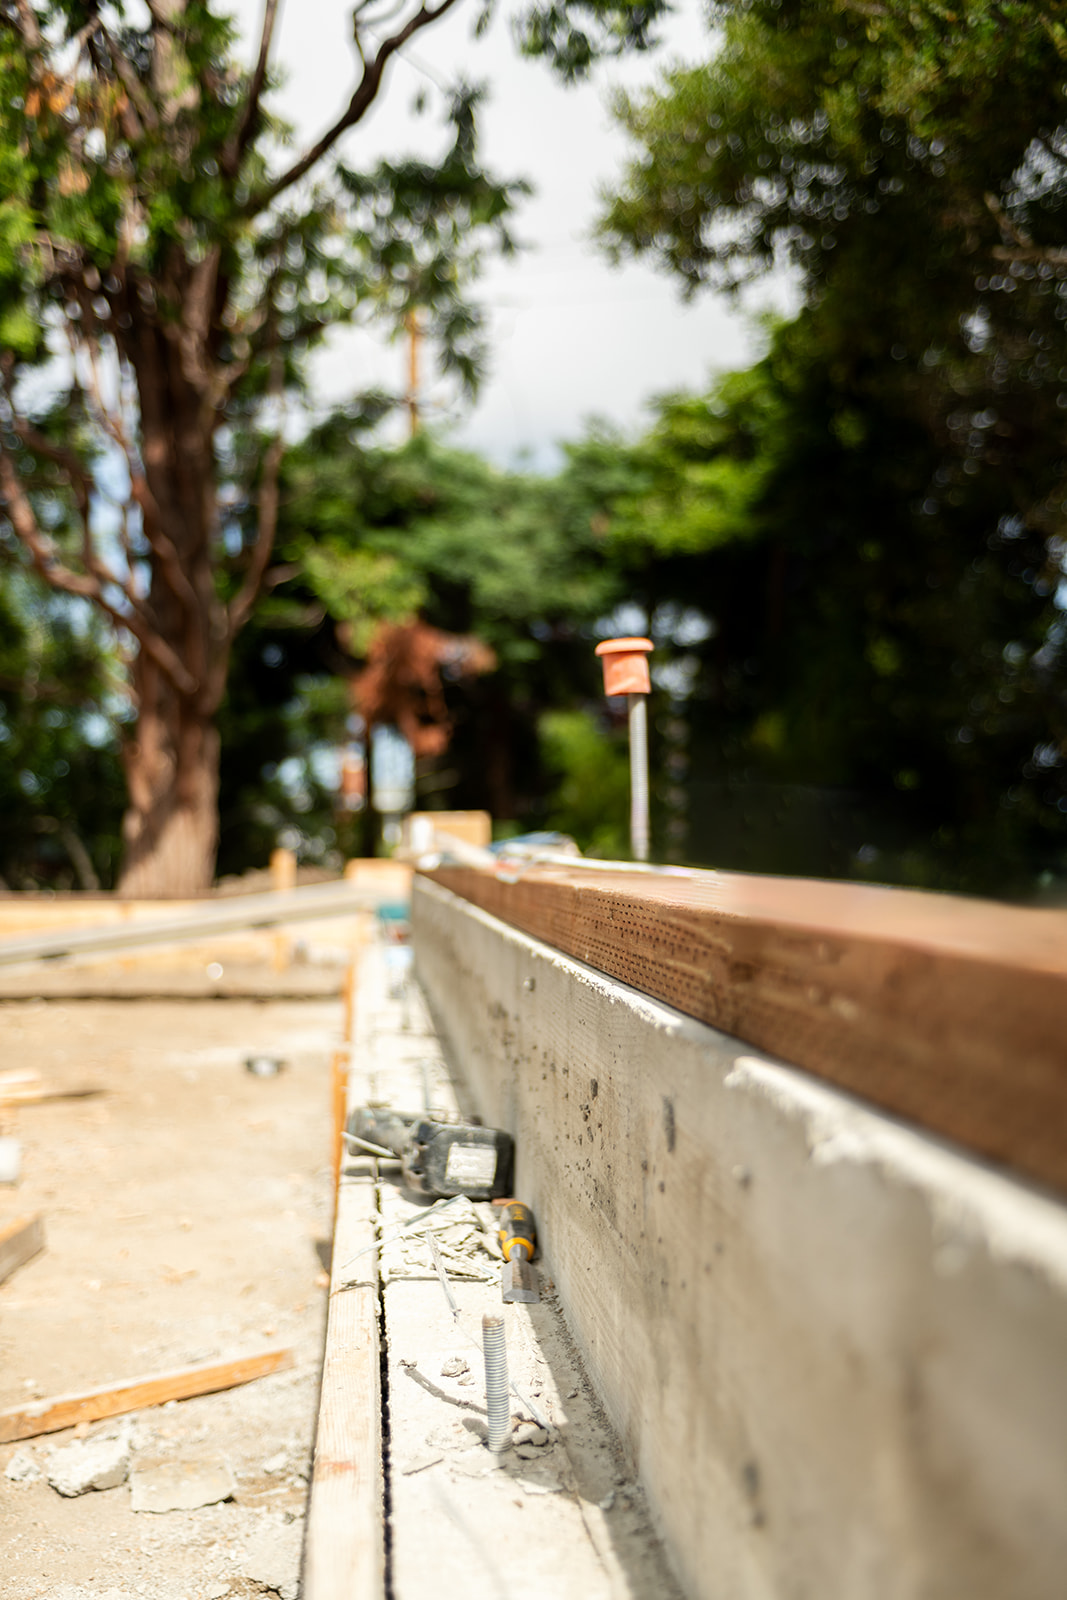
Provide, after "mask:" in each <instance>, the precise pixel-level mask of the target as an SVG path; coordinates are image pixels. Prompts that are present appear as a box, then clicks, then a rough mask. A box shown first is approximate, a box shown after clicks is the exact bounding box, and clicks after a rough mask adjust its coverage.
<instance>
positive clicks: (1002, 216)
mask: <svg viewBox="0 0 1067 1600" xmlns="http://www.w3.org/2000/svg"><path fill="white" fill-rule="evenodd" d="M985 203H986V207H987V209H988V211H989V213H990V215H991V216H992V217H993V219H994V221H995V222H996V224H997V227H998V228H999V229H1000V237H1001V238H1002V239H1003V241H1004V243H1003V244H1000V245H994V246H993V249H992V252H991V254H992V255H993V256H994V257H995V259H996V260H997V261H1029V262H1037V263H1039V264H1040V263H1041V262H1044V263H1045V264H1046V265H1048V266H1050V267H1062V266H1067V249H1065V248H1064V247H1063V246H1061V245H1043V244H1035V243H1034V240H1033V238H1032V237H1031V235H1030V234H1029V233H1027V231H1026V229H1025V228H1020V227H1019V225H1018V223H1016V222H1013V221H1012V219H1011V217H1009V216H1008V214H1007V212H1006V211H1005V210H1004V207H1003V206H1002V205H1001V203H1000V201H999V200H998V199H997V197H996V195H995V194H987V195H986V197H985Z"/></svg>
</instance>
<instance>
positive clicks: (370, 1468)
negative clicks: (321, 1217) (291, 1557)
mask: <svg viewBox="0 0 1067 1600" xmlns="http://www.w3.org/2000/svg"><path fill="white" fill-rule="evenodd" d="M364 1165H365V1164H364ZM367 1171H368V1174H369V1167H368V1168H367ZM376 1217H377V1206H376V1201H375V1192H374V1183H373V1181H372V1179H371V1178H370V1176H369V1175H367V1176H362V1177H354V1176H350V1175H349V1174H348V1173H347V1172H346V1173H345V1174H344V1176H342V1178H341V1182H340V1186H339V1188H338V1191H337V1220H336V1224H335V1227H334V1237H333V1257H332V1277H331V1283H330V1311H329V1319H328V1322H327V1327H326V1352H325V1357H324V1360H323V1368H322V1388H321V1391H320V1396H319V1417H318V1424H317V1427H316V1431H315V1457H314V1465H313V1468H312V1474H311V1494H310V1499H309V1502H308V1517H307V1528H306V1533H305V1538H304V1575H303V1582H302V1584H301V1590H300V1592H301V1594H302V1595H303V1597H304V1600H350V1597H351V1596H352V1595H359V1596H361V1597H362V1600H382V1597H383V1596H384V1594H385V1513H384V1484H383V1478H382V1420H381V1369H380V1354H379V1343H378V1337H379V1335H378V1320H379V1304H378V1267H377V1253H376V1252H375V1251H374V1250H367V1249H366V1246H367V1245H370V1244H372V1243H373V1241H374V1236H375V1235H374V1227H375V1219H376ZM357 1252H363V1253H362V1254H359V1255H357ZM353 1258H355V1259H353Z"/></svg>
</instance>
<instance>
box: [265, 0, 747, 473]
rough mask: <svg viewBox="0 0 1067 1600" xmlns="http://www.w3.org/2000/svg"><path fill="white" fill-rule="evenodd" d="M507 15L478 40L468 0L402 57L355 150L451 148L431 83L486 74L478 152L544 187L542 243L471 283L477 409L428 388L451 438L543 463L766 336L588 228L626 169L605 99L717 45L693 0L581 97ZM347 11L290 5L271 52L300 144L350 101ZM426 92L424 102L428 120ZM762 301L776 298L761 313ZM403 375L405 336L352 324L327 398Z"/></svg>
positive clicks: (355, 156)
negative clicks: (621, 256)
mask: <svg viewBox="0 0 1067 1600" xmlns="http://www.w3.org/2000/svg"><path fill="white" fill-rule="evenodd" d="M235 9H236V12H237V15H238V17H239V19H240V21H241V23H242V26H243V27H244V29H245V30H246V34H247V35H248V36H249V38H250V39H251V36H252V35H253V33H254V32H255V29H256V26H257V23H258V16H259V11H260V0H236V5H235ZM376 9H377V8H376ZM405 10H406V8H405ZM508 14H509V7H508V6H507V5H506V4H505V5H502V6H501V7H500V15H498V17H497V20H496V22H495V23H494V25H493V27H492V28H491V30H490V32H489V34H488V36H487V37H486V38H484V39H482V40H478V41H474V40H472V39H471V37H470V27H471V18H472V16H473V15H474V5H473V3H472V0H461V3H460V4H459V5H458V6H457V7H456V10H455V11H454V12H453V13H451V14H450V15H449V16H448V17H447V18H445V19H444V21H443V22H441V23H439V24H437V25H436V26H435V27H430V28H428V29H427V30H426V31H425V32H423V33H422V34H420V35H418V36H417V38H416V40H415V41H414V42H413V45H412V46H411V47H409V49H408V50H407V51H406V53H405V56H404V57H403V58H402V59H400V60H398V61H395V62H394V64H393V65H392V67H391V69H390V70H391V76H388V75H387V78H386V82H385V86H384V92H383V93H382V94H381V95H380V97H379V101H378V104H377V105H376V107H375V108H374V110H373V111H372V113H371V114H370V116H369V117H368V118H367V119H366V121H365V122H364V123H363V124H362V125H361V126H360V128H359V129H357V130H355V131H354V133H353V134H352V135H351V136H350V139H351V142H350V144H349V145H348V146H347V148H346V154H347V156H348V159H349V160H350V161H352V163H353V165H355V164H356V163H357V162H358V163H360V164H362V163H363V162H367V161H373V160H375V159H376V158H378V157H379V156H382V155H390V156H393V157H396V156H398V155H401V154H407V153H409V152H411V151H413V150H414V151H418V150H420V149H421V150H426V151H428V152H429V151H434V150H440V149H441V137H442V136H441V132H440V108H441V106H442V104H443V97H442V96H441V95H440V94H439V93H437V92H436V90H435V88H434V83H435V82H436V83H437V84H440V85H444V86H447V85H448V84H450V83H452V82H454V81H455V80H456V78H457V77H459V76H464V77H466V78H467V79H468V80H473V81H484V82H486V83H487V84H488V87H489V94H490V99H489V104H488V106H487V107H486V109H485V112H484V116H483V119H482V125H481V126H482V154H483V159H484V160H485V162H486V163H487V164H488V165H489V166H490V167H491V168H492V169H493V170H494V171H495V172H496V173H498V174H500V175H502V176H508V177H513V176H514V177H519V176H523V177H527V178H529V179H530V180H531V181H532V182H533V184H534V186H535V190H536V193H535V195H534V196H533V197H532V198H531V199H530V200H529V201H527V202H526V203H525V204H524V206H523V208H522V211H521V213H520V215H519V217H518V219H517V225H516V232H517V233H518V235H519V237H520V238H521V239H523V240H524V241H525V242H526V243H527V244H528V245H529V246H530V248H529V249H526V250H524V251H523V252H522V254H521V255H520V256H519V258H518V260H517V261H512V262H510V263H499V262H498V263H491V264H490V265H489V266H488V270H487V271H486V273H485V275H484V278H483V280H482V283H481V286H480V288H479V290H478V291H477V298H478V299H479V300H480V301H481V302H482V304H483V305H484V307H485V308H486V311H487V313H488V317H489V325H490V334H491V371H490V376H489V379H488V381H487V383H486V384H485V386H484V388H483V390H482V393H481V396H480V398H479V400H478V402H477V403H476V404H475V405H474V406H473V407H471V406H470V405H467V406H463V407H455V408H454V409H451V410H448V411H444V410H443V409H440V408H442V407H443V406H444V404H445V403H446V401H447V399H448V391H446V390H444V389H442V388H441V387H440V386H439V385H438V386H429V393H428V395H427V397H426V398H427V400H428V401H429V405H428V407H427V417H428V420H429V419H430V418H432V417H434V416H437V417H438V418H439V419H440V420H442V421H447V422H448V424H449V425H450V427H451V430H452V437H453V438H454V439H455V440H456V441H457V442H462V443H464V444H466V445H468V446H470V447H472V448H475V449H477V450H479V451H482V452H484V453H485V454H487V455H489V456H490V457H491V458H492V459H493V460H495V461H497V462H498V463H499V464H501V465H510V464H513V463H516V462H518V461H520V460H521V459H522V458H523V457H526V458H528V459H529V460H530V461H531V462H532V463H534V464H536V465H537V466H539V467H542V468H549V467H551V466H553V465H554V464H555V462H556V460H557V459H558V453H557V445H558V442H559V441H560V440H563V439H567V438H574V437H575V436H576V435H577V434H578V433H579V432H580V431H581V429H582V426H583V424H584V422H585V421H586V419H587V418H589V417H590V416H593V415H596V416H599V417H603V418H607V419H609V420H610V421H612V422H614V423H616V424H619V425H620V426H622V427H623V428H625V429H626V430H628V431H633V430H636V429H637V428H638V427H640V426H641V425H642V422H643V420H644V417H645V412H644V409H643V408H644V406H645V404H646V402H647V400H648V399H649V397H650V396H652V395H654V394H662V393H664V392H667V391H670V390H673V389H679V388H699V387H701V386H702V385H704V384H705V383H706V382H707V380H708V378H709V376H710V375H711V374H712V373H714V372H715V371H722V370H727V369H729V368H731V367H735V366H739V365H743V364H745V363H746V362H747V361H749V360H751V359H752V357H753V356H754V355H755V354H756V352H757V350H758V335H757V334H756V332H755V329H754V324H753V321H752V319H751V317H750V316H749V315H747V314H746V313H745V312H742V311H740V310H738V309H737V308H736V307H734V306H731V305H730V304H729V303H727V302H726V301H725V300H723V299H721V298H717V297H713V296H710V295H705V296H704V297H702V298H701V299H700V300H698V301H697V302H696V303H695V304H691V305H685V304H683V302H682V301H681V299H680V297H679V294H678V290H677V287H676V286H675V284H674V283H673V282H672V281H671V280H669V279H668V278H667V277H665V276H663V275H661V274H658V273H655V272H653V271H652V270H651V269H649V268H647V267H645V266H641V265H631V266H626V267H623V268H612V267H610V266H609V265H608V264H607V262H606V261H605V260H604V258H603V256H602V255H601V254H599V253H598V251H597V250H596V248H595V246H594V245H593V244H592V243H591V242H590V241H589V237H588V235H589V233H590V230H591V227H592V224H593V220H594V217H595V215H596V211H597V190H598V186H600V185H601V184H604V183H607V182H610V181H611V179H612V178H613V177H614V176H615V175H616V174H618V173H619V172H620V171H621V168H622V165H623V162H624V160H625V158H626V153H627V143H626V140H625V138H624V136H623V135H622V134H621V132H620V131H619V130H618V129H616V128H615V126H614V125H613V123H612V120H611V117H610V115H609V112H608V109H607V99H608V95H609V92H610V89H611V88H612V86H613V85H615V84H619V83H625V84H626V85H627V86H639V85H641V84H644V83H649V82H651V81H652V80H653V78H654V75H655V72H656V65H657V63H665V62H667V61H669V60H672V59H675V60H676V59H679V58H684V59H688V60H696V59H698V58H699V57H700V56H701V55H702V54H705V53H706V51H707V37H708V36H707V33H706V31H705V28H704V24H703V21H702V7H701V5H700V3H699V0H681V4H680V5H679V7H678V14H677V15H676V16H675V17H674V18H673V19H672V21H671V23H670V25H669V27H668V28H667V29H666V30H665V33H666V44H665V47H664V49H662V50H661V51H659V52H658V53H657V54H656V56H655V57H651V58H650V57H648V56H645V57H642V58H637V59H634V60H631V61H628V62H626V63H625V64H618V63H616V64H613V65H610V66H606V67H602V68H600V69H598V71H597V72H596V74H595V76H594V78H593V80H592V82H588V83H586V84H584V85H580V86H578V87H576V88H572V89H565V88H563V87H562V86H561V85H560V84H559V83H558V81H557V80H555V79H554V77H553V76H552V74H551V72H550V71H549V69H548V67H547V66H546V65H545V64H544V63H543V62H538V61H529V60H524V59H522V58H521V57H520V56H519V55H518V53H517V52H516V50H515V48H514V45H513V44H512V41H511V36H510V30H509V22H508ZM350 15H351V7H350V4H349V3H347V0H288V4H287V5H286V6H285V7H284V9H283V12H282V19H281V26H280V29H279V32H278V35H277V41H276V49H275V56H274V59H275V61H276V62H277V64H278V65H280V66H281V67H282V68H283V70H284V71H285V72H286V74H287V77H288V82H287V84H286V87H285V89H284V91H283V92H282V94H281V97H280V109H281V110H282V111H283V112H284V114H285V115H286V116H287V117H288V118H289V120H290V121H291V122H293V123H294V124H295V125H296V127H297V129H298V143H300V144H303V143H304V142H305V141H306V140H308V139H310V138H311V137H312V136H313V135H314V134H315V133H316V132H320V131H322V130H323V128H324V127H326V126H328V125H329V123H330V122H331V121H332V120H333V118H334V117H335V116H336V114H337V112H338V111H339V110H340V109H341V108H342V107H343V105H344V104H345V103H346V102H347V99H348V96H349V94H350V93H351V89H352V85H353V75H354V71H355V67H354V59H355V58H354V52H353V49H352V43H351V31H350V28H351V25H350V21H349V18H350ZM248 49H249V50H251V43H250V44H249V45H248ZM420 90H424V91H427V92H428V94H429V97H430V106H429V109H428V111H427V113H426V114H424V115H423V116H421V117H418V116H416V115H415V114H414V112H413V102H414V99H415V97H416V95H417V94H418V92H419V91H420ZM765 303H767V295H766V294H764V295H763V296H762V297H761V299H760V300H759V301H753V302H752V306H753V307H755V305H757V304H765ZM403 370H404V353H403V351H402V350H401V349H400V348H399V347H398V346H395V345H393V346H389V345H387V344H385V343H384V342H382V341H380V340H376V339H374V338H372V337H370V336H368V335H366V334H360V333H355V332H352V331H347V330H346V331H342V332H338V333H337V334H335V335H334V336H332V338H331V342H330V345H329V347H328V349H327V350H326V351H325V352H323V353H322V354H321V355H320V356H319V357H317V360H316V367H315V378H316V391H317V394H318V396H319V398H320V401H321V402H322V403H323V404H324V405H325V404H328V403H330V402H333V401H336V400H341V399H344V398H346V397H347V396H348V395H350V394H352V393H354V392H356V391H358V390H359V389H362V388H365V387H369V386H371V385H374V384H382V385H386V386H391V387H396V386H399V385H401V384H402V382H403Z"/></svg>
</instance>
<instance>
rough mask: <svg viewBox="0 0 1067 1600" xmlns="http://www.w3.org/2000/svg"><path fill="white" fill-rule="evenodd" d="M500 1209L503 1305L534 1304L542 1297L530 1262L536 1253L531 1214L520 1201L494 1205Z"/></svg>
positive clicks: (498, 1234) (535, 1235) (499, 1230)
mask: <svg viewBox="0 0 1067 1600" xmlns="http://www.w3.org/2000/svg"><path fill="white" fill-rule="evenodd" d="M494 1204H496V1205H499V1206H500V1225H499V1227H498V1229H497V1238H498V1239H499V1240H500V1248H501V1250H502V1252H503V1255H504V1265H503V1268H502V1269H501V1273H500V1288H501V1291H502V1293H503V1297H504V1304H505V1305H511V1304H512V1303H513V1302H515V1301H525V1302H526V1303H531V1302H532V1303H536V1302H537V1301H538V1300H540V1298H541V1295H540V1292H539V1290H538V1287H537V1279H536V1277H535V1275H534V1271H533V1268H532V1267H531V1266H530V1262H531V1260H532V1259H533V1255H534V1252H535V1250H536V1249H537V1230H536V1229H535V1227H534V1218H533V1212H532V1211H531V1210H530V1208H529V1206H527V1205H523V1203H522V1201H521V1200H504V1201H499V1200H498V1201H495V1202H494Z"/></svg>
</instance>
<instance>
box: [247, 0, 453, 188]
mask: <svg viewBox="0 0 1067 1600" xmlns="http://www.w3.org/2000/svg"><path fill="white" fill-rule="evenodd" d="M455 4H456V0H441V4H440V5H438V6H425V5H424V6H423V7H422V8H421V9H420V10H419V11H416V13H415V15H414V16H413V17H411V18H410V19H409V20H408V21H407V22H406V23H405V24H404V26H403V27H402V28H401V29H400V31H399V32H398V33H394V34H393V35H391V37H390V38H388V39H385V40H383V42H382V44H381V46H380V48H379V50H378V53H377V55H376V56H375V57H374V59H373V60H372V61H371V62H370V63H369V64H368V65H367V66H366V67H365V68H364V72H363V76H362V78H361V79H360V81H359V84H358V85H357V87H356V90H355V93H354V94H353V95H352V98H351V100H350V101H349V102H348V105H347V106H346V108H345V110H344V111H343V112H342V113H341V115H340V116H339V117H338V119H337V121H336V122H335V123H334V124H333V126H332V127H331V128H328V129H327V131H326V132H325V133H324V134H323V136H322V138H321V139H319V140H318V142H317V143H316V144H313V145H312V146H311V148H310V149H309V150H306V151H305V152H304V154H303V155H302V156H301V157H300V159H299V160H298V161H294V163H293V165H292V166H291V167H290V168H289V169H288V171H286V172H283V173H282V174H281V176H280V177H279V178H276V179H275V180H274V182H273V183H270V184H268V185H267V187H266V188H265V189H262V190H260V192H259V193H258V194H256V195H253V196H252V198H251V199H250V201H249V203H248V207H247V210H248V212H249V213H250V214H251V215H253V216H255V215H256V214H257V213H258V212H260V211H263V210H264V209H265V208H266V207H267V206H269V205H270V204H271V202H272V201H273V200H276V199H277V197H278V196H279V195H280V194H282V193H283V192H284V191H285V190H286V189H289V188H291V187H292V185H293V184H294V183H297V182H298V181H299V180H300V179H301V178H302V177H303V176H304V174H305V173H306V172H310V170H311V168H312V167H313V166H315V164H316V163H317V162H318V161H320V160H321V159H322V157H323V156H324V155H325V154H326V152H327V151H328V150H330V149H331V148H332V146H333V145H335V144H336V143H337V141H338V139H339V138H340V137H341V135H342V134H343V133H346V132H347V131H348V129H349V128H354V127H355V125H356V123H357V122H359V121H361V120H362V118H363V117H364V116H365V115H366V114H367V112H368V111H369V110H370V108H371V106H372V105H373V104H374V101H375V98H376V97H377V94H378V90H379V89H380V88H381V82H382V74H383V73H384V71H385V68H386V66H387V65H388V63H389V61H390V59H391V58H392V57H393V56H394V55H395V54H396V52H397V51H398V50H400V49H402V48H403V46H404V45H405V44H407V42H408V40H409V39H411V38H413V37H414V35H415V34H416V33H419V32H420V31H421V30H422V29H423V28H428V27H430V25H431V24H432V23H434V22H437V21H438V20H439V19H440V18H441V17H443V16H444V15H445V13H446V12H448V11H451V9H452V7H453V6H454V5H455Z"/></svg>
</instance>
